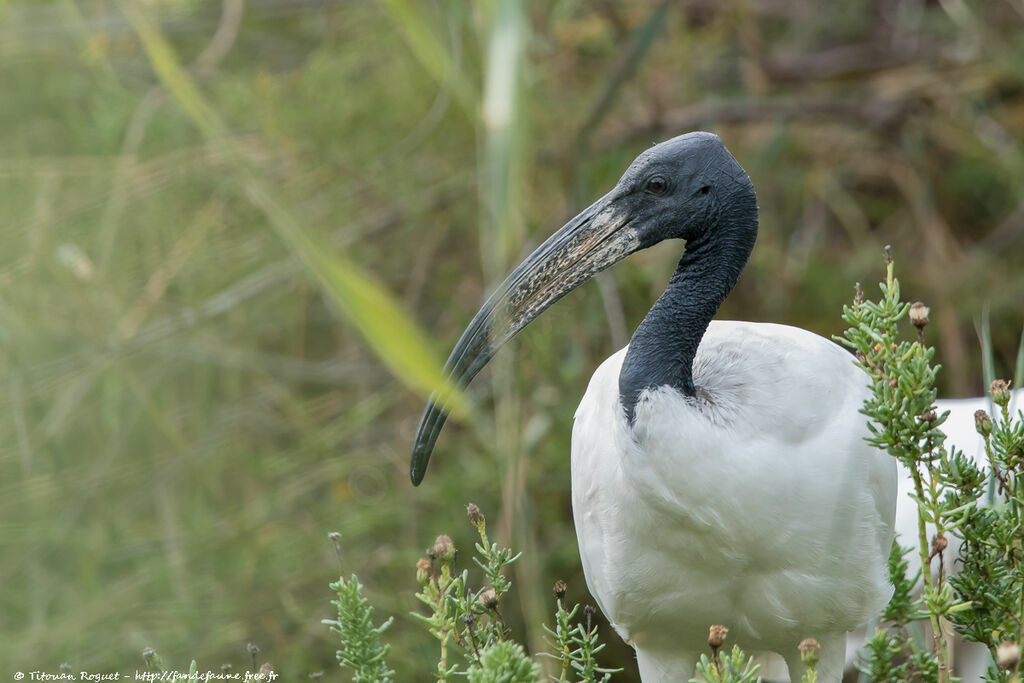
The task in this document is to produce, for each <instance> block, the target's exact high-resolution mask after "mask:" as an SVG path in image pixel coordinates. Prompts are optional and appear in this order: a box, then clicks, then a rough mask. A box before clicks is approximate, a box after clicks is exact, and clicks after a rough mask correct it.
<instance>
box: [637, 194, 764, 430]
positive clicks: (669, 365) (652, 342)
mask: <svg viewBox="0 0 1024 683" xmlns="http://www.w3.org/2000/svg"><path fill="white" fill-rule="evenodd" d="M702 233H703V234H701V235H700V236H699V237H696V238H694V239H692V240H690V241H688V242H687V244H686V251H685V252H684V253H683V256H682V258H681V259H680V260H679V265H678V266H677V267H676V270H675V273H673V274H672V279H671V280H669V283H668V287H667V288H666V289H665V293H664V294H662V295H661V297H659V298H658V300H657V301H656V302H655V304H654V306H653V307H652V308H651V310H650V311H649V312H648V313H647V316H646V317H645V318H644V320H643V322H642V323H640V326H639V327H638V328H637V329H636V332H634V333H633V338H632V339H631V340H630V342H629V350H628V351H627V352H626V357H625V359H624V360H623V362H622V368H621V370H620V372H619V400H620V401H621V402H622V405H623V407H624V408H625V409H626V416H627V418H628V419H629V421H630V423H632V422H633V418H634V414H635V410H636V404H637V401H638V400H639V398H640V393H641V392H642V391H643V390H644V389H650V388H655V387H661V386H669V387H672V388H674V389H676V390H677V391H679V392H681V393H683V394H685V395H687V396H693V395H694V392H695V390H694V385H693V358H694V356H695V355H696V354H697V347H698V346H699V345H700V340H701V337H703V336H704V332H705V331H706V330H707V328H708V325H709V324H710V323H711V318H713V317H714V315H715V313H716V312H717V311H718V307H719V306H721V305H722V302H723V301H725V297H727V296H728V295H729V292H730V291H732V288H733V286H734V285H735V284H736V281H737V280H738V279H739V276H740V273H741V272H742V271H743V267H744V266H745V265H746V263H747V259H748V258H749V257H750V251H751V249H753V246H754V241H755V239H756V238H757V203H756V199H754V198H753V195H752V193H751V197H750V198H749V201H743V202H740V203H739V205H734V206H733V207H732V210H731V211H730V212H728V213H726V214H725V215H723V216H722V219H721V220H720V221H719V222H718V224H717V225H708V226H704V229H703V231H702Z"/></svg>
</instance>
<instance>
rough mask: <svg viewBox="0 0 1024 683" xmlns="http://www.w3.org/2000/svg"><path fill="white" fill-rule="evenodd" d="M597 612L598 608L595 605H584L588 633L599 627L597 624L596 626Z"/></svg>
mask: <svg viewBox="0 0 1024 683" xmlns="http://www.w3.org/2000/svg"><path fill="white" fill-rule="evenodd" d="M596 614H597V608H596V607H594V606H593V605H584V606H583V617H584V619H585V620H586V622H587V633H593V632H594V629H595V628H597V627H596V626H594V616H595V615H596Z"/></svg>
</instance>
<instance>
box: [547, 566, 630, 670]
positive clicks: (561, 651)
mask: <svg viewBox="0 0 1024 683" xmlns="http://www.w3.org/2000/svg"><path fill="white" fill-rule="evenodd" d="M565 590H566V586H565V584H564V583H563V582H561V581H560V582H559V583H557V584H555V627H554V628H553V629H552V628H550V627H549V626H547V625H546V624H545V625H544V630H545V631H547V632H548V635H549V640H548V643H549V644H550V645H551V647H552V649H553V650H554V651H555V652H556V653H557V654H554V655H551V656H552V657H554V658H555V659H557V660H559V661H560V663H561V665H562V666H561V671H560V674H559V677H558V680H559V681H568V680H569V672H570V670H574V671H575V672H576V680H577V681H581V682H583V683H599V682H600V683H604V682H605V681H609V680H611V675H612V674H614V673H619V672H621V671H622V669H608V668H604V667H601V666H599V665H598V664H597V660H596V659H595V655H597V653H599V652H600V651H601V650H603V649H604V645H603V644H600V643H599V642H598V639H597V624H595V623H594V619H593V617H594V608H593V607H591V606H590V605H587V607H586V608H585V609H584V614H585V615H586V625H585V626H584V624H582V623H576V624H573V618H575V616H576V614H577V613H578V612H579V611H580V606H579V604H575V605H573V606H572V608H571V609H566V607H565V603H564V600H565Z"/></svg>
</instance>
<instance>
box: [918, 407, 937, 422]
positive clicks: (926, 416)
mask: <svg viewBox="0 0 1024 683" xmlns="http://www.w3.org/2000/svg"><path fill="white" fill-rule="evenodd" d="M935 418H936V415H935V409H934V408H929V409H928V410H926V411H924V412H923V413H921V422H935Z"/></svg>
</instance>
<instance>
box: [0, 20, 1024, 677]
mask: <svg viewBox="0 0 1024 683" xmlns="http://www.w3.org/2000/svg"><path fill="white" fill-rule="evenodd" d="M694 129H705V130H712V131H714V132H717V133H718V134H719V135H721V136H722V137H723V139H724V140H725V142H726V144H727V145H728V146H729V147H730V149H731V150H732V152H733V153H734V155H735V156H736V157H737V158H738V159H739V160H740V162H741V163H742V164H743V165H744V166H745V167H746V169H747V170H748V172H749V173H750V175H751V177H752V178H753V181H754V183H755V186H756V187H757V189H758V194H759V200H760V205H761V232H760V237H759V240H758V245H757V247H756V249H755V252H754V255H753V258H752V260H751V263H750V265H749V266H748V268H747V271H746V273H745V275H744V276H743V278H742V280H741V281H740V283H739V285H738V287H737V289H736V291H735V292H734V293H733V294H732V296H731V297H730V298H729V300H728V301H727V302H726V303H725V305H724V306H723V309H722V311H721V313H720V317H724V318H738V319H747V320H762V321H774V322H781V323H788V324H793V325H799V326H802V327H805V328H808V329H810V330H813V331H815V332H817V333H819V334H822V335H825V336H829V335H833V334H837V333H839V332H841V330H842V323H841V321H840V318H839V314H840V309H841V305H842V304H843V303H844V302H845V301H848V300H849V299H850V298H851V296H852V291H853V284H854V282H857V281H861V282H864V283H865V285H866V289H867V291H868V292H872V291H875V290H874V284H873V283H874V282H877V280H878V279H879V277H880V275H881V273H882V247H883V245H885V244H891V245H892V247H893V252H894V254H895V257H896V260H897V267H898V272H899V274H900V275H901V276H902V279H903V282H904V287H905V291H906V293H907V295H908V296H909V297H910V298H915V299H922V300H924V301H925V302H926V303H928V304H930V305H931V307H932V321H933V323H932V325H931V326H930V327H929V328H928V330H927V334H928V337H929V340H930V341H931V342H933V343H934V344H936V345H937V347H938V355H939V357H940V359H941V362H942V364H943V366H944V370H943V372H942V376H941V382H942V388H943V392H942V393H943V395H944V396H947V397H955V396H967V395H980V393H981V392H982V389H983V386H984V382H983V376H984V371H983V367H984V366H986V363H985V362H984V355H983V354H982V353H981V352H980V350H979V349H980V344H979V334H980V332H979V331H981V330H983V329H988V330H989V331H990V335H989V336H990V338H991V347H992V354H991V359H990V362H988V363H987V365H988V367H989V368H990V372H994V373H995V374H997V375H1001V376H1009V375H1011V374H1012V373H1013V371H1014V367H1015V359H1016V357H1017V354H1018V349H1019V342H1020V339H1021V329H1022V324H1024V305H1022V302H1024V270H1022V268H1024V147H1022V145H1021V142H1020V139H1021V136H1022V134H1024V3H1022V2H1021V1H1020V0H984V1H982V0H976V1H975V0H941V1H939V2H932V1H925V0H847V1H846V2H842V3H816V2H810V1H808V0H802V1H801V0H737V1H734V2H725V1H723V2H719V1H717V0H680V1H679V2H642V1H639V0H599V1H594V2H584V1H582V0H538V1H537V2H529V3H518V2H513V1H511V0H476V1H474V2H467V1H466V0H426V1H425V2H419V1H415V0H380V1H370V0H223V2H221V1H220V0H149V1H147V2H143V1H141V0H124V1H123V2H115V1H113V0H110V1H104V0H82V1H79V2H73V1H71V0H56V1H44V0H0V377H2V383H0V586H2V590H0V662H2V663H3V667H5V668H6V669H8V670H10V671H13V670H16V669H21V670H32V669H43V670H49V671H54V670H56V668H57V667H58V665H59V664H60V663H61V662H69V663H70V664H71V665H72V667H73V670H74V671H79V670H91V671H104V670H105V671H116V670H122V669H125V670H130V669H132V668H134V667H141V666H142V659H141V656H140V652H141V651H142V650H143V648H145V647H153V648H155V649H156V650H157V651H158V652H159V653H161V655H162V656H163V657H164V659H165V661H166V662H167V663H168V665H170V666H172V667H176V668H187V662H188V660H189V659H191V658H196V659H198V660H199V663H200V668H201V669H205V668H210V669H215V670H216V669H217V667H219V666H220V665H221V664H222V663H224V662H231V663H233V665H234V667H235V670H236V671H239V670H244V669H246V668H249V655H248V654H247V653H246V644H247V643H254V644H256V645H257V646H258V647H259V648H260V650H261V652H260V654H259V655H258V661H270V662H272V663H273V664H274V666H275V667H276V668H277V670H278V671H279V672H280V673H282V674H283V675H284V676H286V678H285V680H303V679H304V678H305V677H306V675H307V674H309V673H312V672H315V671H320V670H323V671H324V672H325V674H324V676H325V678H329V679H332V680H344V679H345V677H344V676H343V674H342V673H341V672H340V671H338V669H337V667H336V664H335V662H334V651H335V649H336V646H335V643H334V642H332V639H331V637H330V636H329V634H328V633H327V631H326V628H325V627H324V626H322V625H321V624H320V620H321V619H322V618H326V617H329V616H331V608H330V605H329V604H328V600H329V599H330V597H331V596H330V593H329V591H328V589H327V583H328V581H329V580H331V579H332V578H334V577H336V576H337V574H338V572H339V571H344V572H345V573H346V574H347V573H349V572H353V571H354V572H358V574H359V575H360V577H361V578H362V580H363V582H364V583H365V584H366V586H367V589H368V592H369V595H370V596H371V598H372V599H373V601H374V602H375V604H376V605H377V606H378V614H379V615H380V616H381V617H384V616H395V617H396V622H395V625H394V626H393V627H392V629H391V631H389V640H390V642H391V643H392V645H393V648H394V649H393V653H392V656H391V662H392V664H393V665H394V666H395V667H396V668H397V669H398V673H399V680H426V674H425V666H424V664H423V662H426V663H427V665H426V666H432V664H431V662H433V661H435V660H433V659H431V657H433V655H434V652H435V645H434V643H433V642H432V641H431V639H430V638H429V636H427V635H426V634H425V633H424V632H423V631H422V629H421V628H420V627H419V626H418V625H417V624H416V623H415V622H414V621H413V620H412V619H411V618H410V617H409V616H408V613H409V612H410V611H412V610H415V609H416V608H417V605H416V603H415V600H414V599H413V597H412V594H413V592H414V588H415V582H414V569H413V567H414V564H415V561H416V559H417V557H419V556H420V555H421V554H422V552H423V548H426V547H427V546H428V545H430V543H431V542H432V540H433V538H434V536H435V535H437V534H438V533H441V532H447V533H450V534H451V535H452V536H453V537H454V538H455V541H456V543H457V544H458V545H460V546H461V547H462V548H463V550H464V552H463V557H464V558H466V557H467V556H468V551H469V544H470V540H471V538H472V536H471V534H470V532H471V529H470V527H469V525H468V524H467V523H466V522H465V519H464V510H463V506H464V504H465V503H466V502H469V501H473V502H476V503H478V504H479V505H480V506H481V508H483V510H484V512H485V513H486V514H487V515H488V517H489V520H490V525H491V529H492V530H494V531H495V532H496V533H497V534H498V536H499V537H500V538H501V539H502V540H503V541H504V542H506V543H511V544H512V545H513V546H514V547H516V548H517V549H521V550H524V551H525V555H524V557H523V559H522V560H521V561H520V562H519V563H518V564H517V565H516V566H515V571H514V573H513V577H512V578H513V580H514V583H515V588H514V592H513V594H512V595H513V596H514V597H513V599H512V600H511V601H510V602H509V604H506V605H505V606H504V608H503V609H504V613H505V615H506V617H507V618H508V620H509V623H510V624H511V625H512V626H513V628H514V629H515V630H516V632H517V634H519V635H521V636H522V637H524V638H526V639H527V641H528V642H529V643H530V645H531V647H533V648H535V649H542V647H543V644H542V633H541V630H540V624H541V623H542V622H544V621H546V620H547V619H548V613H549V609H548V608H549V606H550V603H551V599H550V586H551V584H552V583H553V582H554V581H555V580H556V579H560V578H562V579H566V580H567V581H568V583H569V586H570V588H569V597H570V598H571V599H572V600H574V601H575V600H578V601H587V600H589V598H588V596H587V594H586V586H585V583H584V581H583V577H582V574H581V571H580V567H579V560H578V556H577V550H576V541H575V537H574V533H573V527H572V521H571V509H570V503H569V471H568V468H569V460H568V452H569V435H570V424H571V420H572V415H573V411H574V409H575V406H576V403H577V401H578V400H579V397H580V396H582V394H583V391H584V389H585V387H586V383H587V380H588V378H589V376H590V373H591V372H592V371H593V370H594V369H595V368H596V366H597V365H598V364H599V362H600V361H601V360H602V359H603V358H604V357H606V356H607V355H609V354H610V353H611V352H612V351H613V350H615V349H617V348H619V347H620V346H621V345H623V344H624V343H625V342H626V341H627V340H628V338H629V334H630V331H631V330H632V329H633V327H634V326H635V325H636V324H637V323H638V322H639V320H640V319H641V318H642V316H643V315H644V313H645V312H646V310H647V309H648V307H649V306H650V304H651V303H652V302H653V300H654V298H655V297H656V296H657V295H658V294H659V293H660V291H661V289H662V287H663V285H664V283H665V281H666V280H667V278H668V275H669V274H670V273H671V271H672V268H673V266H674V264H675V261H676V259H677V258H678V256H679V253H680V250H681V246H682V245H681V244H679V243H671V244H663V245H659V246H658V247H657V248H654V249H652V250H650V251H648V252H644V253H641V254H638V255H636V256H634V257H633V258H631V259H630V260H628V261H627V262H625V263H623V264H621V265H620V266H618V267H616V268H615V269H613V270H612V271H611V272H610V273H608V274H606V275H604V276H602V277H601V278H600V279H599V280H598V281H597V282H595V283H591V284H588V285H587V286H585V287H583V288H582V289H581V290H580V291H579V292H577V293H574V294H573V295H571V296H569V297H567V298H566V299H565V300H564V301H563V302H562V303H560V304H559V305H557V306H556V307H555V308H553V309H552V310H551V311H549V312H548V313H546V314H545V315H544V316H543V317H542V318H541V319H540V320H538V321H537V322H536V323H534V324H533V325H532V326H531V327H530V328H529V329H528V330H527V331H526V332H524V333H523V334H522V335H521V336H520V337H519V338H518V340H517V341H516V342H514V343H513V344H511V345H510V348H508V349H506V350H505V351H504V352H503V353H502V354H501V355H500V357H499V358H498V360H497V362H496V363H495V364H494V367H493V368H492V369H491V370H489V371H488V372H487V373H485V375H483V376H482V377H481V378H480V379H479V380H478V381H477V382H476V383H475V384H474V386H473V388H472V391H471V398H472V399H473V403H474V404H475V405H476V406H477V407H478V410H477V413H476V416H475V417H474V418H473V419H472V420H470V421H463V422H462V423H459V422H457V421H456V422H453V423H452V424H451V425H450V426H449V427H448V428H447V429H446V430H445V432H444V433H443V434H442V437H441V440H440V443H439V447H438V450H437V452H436V454H435V460H434V462H433V464H432V467H431V471H430V472H429V473H428V476H427V479H426V481H425V483H424V484H423V485H422V486H421V487H420V488H418V489H413V488H412V487H411V486H410V484H409V482H408V475H407V466H408V454H409V448H410V442H411V439H412V435H413V431H414V429H415V426H416V422H417V419H418V416H419V413H420V411H421V410H422V408H423V404H424V392H425V391H427V390H428V389H429V387H430V386H432V383H433V382H435V381H436V378H437V373H438V367H439V365H440V362H441V360H442V359H443V356H444V353H445V352H446V351H447V350H448V348H449V347H450V345H451V344H452V343H454V341H455V339H456V338H457V336H458V334H459V333H460V331H461V329H462V328H463V326H464V325H465V324H466V323H467V322H468V320H469V319H470V317H471V316H472V314H473V313H474V312H475V310H476V309H477V307H478V305H479V304H480V303H481V301H482V300H483V298H484V296H485V295H486V293H487V291H488V287H489V286H493V284H494V283H495V282H496V281H498V280H500V279H501V277H502V276H503V275H504V273H505V272H506V270H507V268H509V267H510V266H511V265H514V263H516V262H518V259H520V258H521V257H522V256H523V255H525V254H526V253H528V251H529V250H530V249H531V248H532V247H534V246H536V245H537V244H539V243H540V241H541V240H543V239H544V237H545V236H547V235H548V234H549V233H551V232H552V231H553V230H554V229H556V228H557V227H559V226H561V225H562V223H563V222H564V221H565V220H566V219H568V218H569V217H570V216H572V215H573V214H574V213H576V211H577V210H579V209H580V208H582V207H583V206H586V205H587V204H589V203H590V202H591V201H592V200H593V199H594V198H596V197H598V196H600V195H601V194H603V193H604V192H605V191H606V190H607V189H608V188H609V187H610V186H611V185H612V184H613V183H614V182H615V180H616V179H617V178H618V176H619V174H620V173H621V172H622V170H623V169H624V168H625V166H626V165H627V164H628V163H629V161H631V160H632V158H633V157H634V156H635V155H636V154H637V153H639V152H640V151H642V150H643V149H644V148H645V147H646V146H648V145H650V144H651V143H653V142H656V141H659V140H663V139H665V138H668V137H671V136H674V135H676V134H679V133H681V132H685V131H689V130H694ZM868 285H870V286H868ZM986 321H988V323H987V324H986ZM986 325H987V326H986ZM708 466H709V467H713V463H709V465H708ZM780 466H785V464H784V463H780ZM768 493H770V492H768ZM335 530H336V531H339V532H341V533H342V555H341V567H340V569H339V561H338V559H337V558H336V557H335V552H334V548H333V547H332V546H331V545H330V543H329V542H328V541H327V533H328V532H330V531H335ZM606 635H607V637H608V640H609V642H610V645H609V650H608V655H607V657H606V661H607V662H608V663H615V664H618V665H622V666H626V667H632V664H631V663H630V661H629V652H628V650H627V649H626V648H625V646H624V645H622V644H621V642H619V641H618V639H617V638H616V637H615V636H614V635H612V634H611V633H610V632H608V633H606ZM618 679H619V680H635V670H634V669H631V668H627V671H626V672H625V673H624V674H622V675H621V676H620V677H618Z"/></svg>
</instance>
